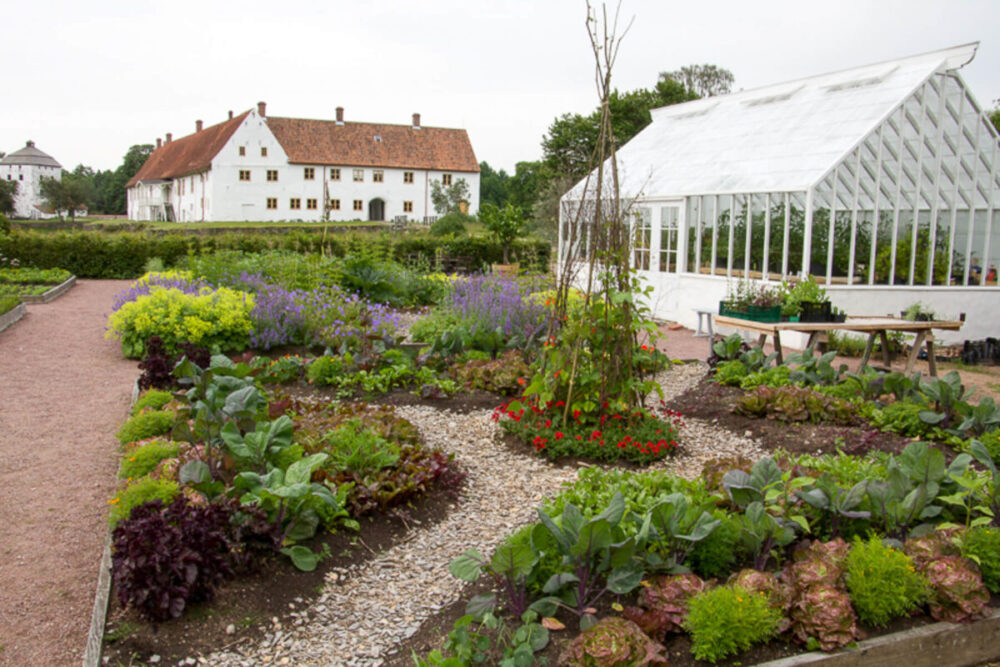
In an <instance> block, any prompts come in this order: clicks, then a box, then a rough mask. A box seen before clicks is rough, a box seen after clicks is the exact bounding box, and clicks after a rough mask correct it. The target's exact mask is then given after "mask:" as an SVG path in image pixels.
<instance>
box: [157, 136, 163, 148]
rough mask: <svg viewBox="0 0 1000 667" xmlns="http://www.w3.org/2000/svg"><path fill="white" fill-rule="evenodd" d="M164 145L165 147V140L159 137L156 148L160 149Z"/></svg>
mask: <svg viewBox="0 0 1000 667" xmlns="http://www.w3.org/2000/svg"><path fill="white" fill-rule="evenodd" d="M162 145H163V139H160V138H159V137H157V138H156V147H157V148H159V147H160V146H162Z"/></svg>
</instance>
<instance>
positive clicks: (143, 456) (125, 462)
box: [118, 440, 180, 479]
mask: <svg viewBox="0 0 1000 667" xmlns="http://www.w3.org/2000/svg"><path fill="white" fill-rule="evenodd" d="M179 449H180V446H179V445H178V444H177V443H176V442H171V441H169V440H153V441H151V442H147V443H145V444H144V445H141V446H139V447H136V448H135V449H133V450H131V451H129V452H126V453H125V457H124V458H123V459H122V465H121V470H119V472H118V476H119V477H121V478H122V479H139V478H140V477H142V476H144V475H148V474H149V473H151V472H153V470H155V469H156V466H157V465H159V463H160V461H162V460H163V459H169V458H173V457H175V456H177V453H178V451H179Z"/></svg>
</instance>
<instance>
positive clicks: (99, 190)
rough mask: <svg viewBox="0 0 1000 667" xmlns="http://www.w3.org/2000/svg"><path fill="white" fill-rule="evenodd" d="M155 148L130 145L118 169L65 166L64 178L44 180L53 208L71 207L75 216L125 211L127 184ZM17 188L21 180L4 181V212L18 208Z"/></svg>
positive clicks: (0, 200)
mask: <svg viewBox="0 0 1000 667" xmlns="http://www.w3.org/2000/svg"><path fill="white" fill-rule="evenodd" d="M152 152H153V145H152V144H137V145H135V146H132V147H131V148H129V149H128V151H127V152H126V153H125V156H124V158H122V163H121V164H120V165H118V167H117V168H115V169H107V170H103V171H102V170H100V169H98V170H94V169H93V168H91V167H88V166H86V165H83V164H80V165H77V166H76V168H75V169H73V171H67V170H65V169H64V170H63V172H62V179H46V180H43V181H42V182H41V194H42V198H43V199H44V200H45V203H46V204H47V205H48V207H49V208H51V209H52V210H54V211H68V212H69V214H70V216H71V217H72V216H73V215H74V213H75V212H76V211H77V210H81V209H86V210H87V211H88V212H89V213H92V214H98V215H125V213H126V212H127V211H126V207H127V203H128V201H127V198H126V194H125V184H126V183H128V181H129V179H131V178H132V177H133V176H135V174H136V173H137V172H138V171H139V169H140V168H141V167H142V165H143V164H145V162H146V159H147V158H148V157H149V156H150V154H151V153H152ZM0 157H2V155H0ZM17 191H18V181H7V180H2V181H0V213H10V212H11V211H13V210H14V198H15V197H16V196H17Z"/></svg>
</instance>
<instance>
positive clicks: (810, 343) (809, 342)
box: [806, 331, 820, 349]
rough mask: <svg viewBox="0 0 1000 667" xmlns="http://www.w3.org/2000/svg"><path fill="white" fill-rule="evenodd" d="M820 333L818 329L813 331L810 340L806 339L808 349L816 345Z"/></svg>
mask: <svg viewBox="0 0 1000 667" xmlns="http://www.w3.org/2000/svg"><path fill="white" fill-rule="evenodd" d="M819 333H820V332H818V331H813V332H812V333H810V334H809V340H807V341H806V349H809V348H810V347H813V346H814V345H816V341H817V340H819Z"/></svg>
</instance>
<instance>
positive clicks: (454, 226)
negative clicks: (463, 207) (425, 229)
mask: <svg viewBox="0 0 1000 667" xmlns="http://www.w3.org/2000/svg"><path fill="white" fill-rule="evenodd" d="M475 220H476V219H475V218H474V217H472V216H471V215H467V214H465V213H460V212H458V211H455V212H453V213H448V214H447V215H442V216H441V217H440V218H438V219H437V220H435V221H434V222H433V223H431V229H430V233H431V236H462V235H463V234H465V233H466V232H467V231H468V230H467V229H466V228H465V225H466V224H467V223H470V222H475Z"/></svg>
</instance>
